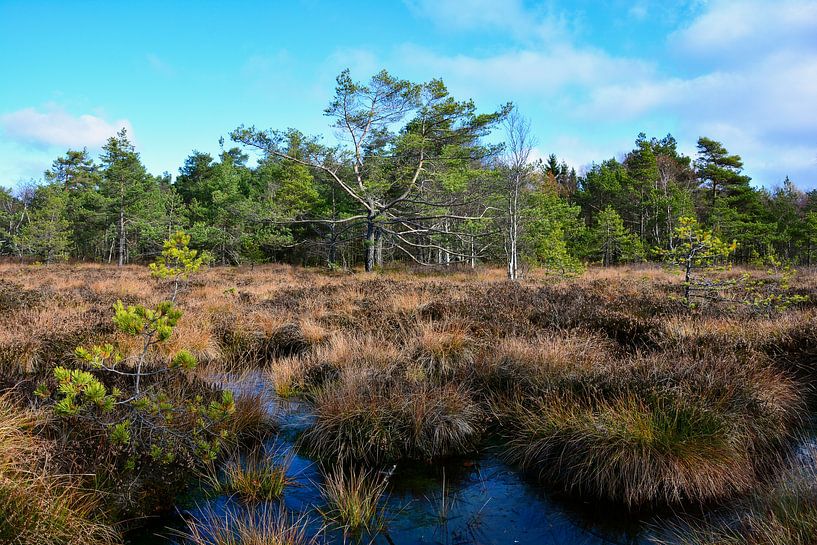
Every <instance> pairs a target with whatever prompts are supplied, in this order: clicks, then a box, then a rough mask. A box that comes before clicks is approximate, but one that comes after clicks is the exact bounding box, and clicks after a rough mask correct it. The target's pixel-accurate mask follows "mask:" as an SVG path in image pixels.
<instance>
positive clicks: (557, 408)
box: [498, 358, 803, 506]
mask: <svg viewBox="0 0 817 545" xmlns="http://www.w3.org/2000/svg"><path fill="white" fill-rule="evenodd" d="M673 363H675V364H678V362H673ZM733 365H734V366H735V367H733V368H732V369H731V371H727V370H726V369H724V368H717V369H713V368H711V367H710V368H707V366H706V365H700V364H695V363H692V362H682V363H681V364H680V365H679V368H678V369H674V368H673V367H672V366H671V365H670V364H667V363H663V364H662V363H661V362H656V361H654V359H653V358H646V359H635V360H633V361H631V362H629V363H628V364H626V365H619V366H618V367H612V368H611V367H608V368H607V369H606V370H605V369H603V368H602V369H593V370H590V371H589V372H584V373H577V372H576V371H575V370H574V371H573V372H571V373H568V374H556V375H554V376H553V377H551V380H550V381H548V382H546V383H544V384H541V385H540V388H541V389H540V393H539V394H538V395H531V394H528V395H527V396H522V395H520V394H517V397H515V398H513V399H512V400H511V401H509V402H500V404H499V406H498V413H499V418H500V421H501V422H503V424H504V426H505V427H504V429H505V432H504V436H505V437H506V440H507V451H506V452H507V455H508V457H509V459H510V460H512V461H513V462H515V463H517V464H519V465H521V466H522V467H524V468H526V469H527V470H529V471H531V472H534V473H536V474H538V475H539V476H540V477H542V478H543V479H545V480H547V481H550V482H555V483H559V484H560V485H561V486H563V487H564V488H565V489H567V490H571V491H574V492H576V493H579V494H581V495H586V496H591V497H596V498H601V499H605V500H611V501H615V502H622V503H624V504H626V505H629V506H641V505H644V504H656V503H658V504H661V503H677V502H680V501H685V500H686V501H699V502H702V501H708V500H712V499H716V498H723V497H728V496H730V495H732V494H736V493H742V492H745V491H747V490H749V489H750V488H751V487H752V486H754V485H755V484H756V483H757V482H758V480H759V479H760V478H762V476H763V475H764V474H765V473H767V472H768V471H769V470H770V469H771V468H773V467H774V466H775V465H776V464H777V463H779V461H780V456H782V454H781V453H782V452H785V448H786V445H789V444H791V442H792V440H793V437H792V435H791V433H792V430H793V429H796V423H797V421H798V418H799V415H800V414H801V411H802V409H803V404H802V396H801V394H800V392H799V391H798V388H797V386H796V384H795V383H794V382H793V381H791V380H790V379H788V378H787V377H785V376H784V375H782V374H781V373H779V372H775V371H772V370H769V369H768V368H764V367H761V368H759V369H755V370H752V369H747V367H748V364H747V363H746V362H733ZM739 365H742V366H743V367H742V368H741V367H738V366H739ZM721 366H722V367H725V363H723V362H722V363H721Z"/></svg>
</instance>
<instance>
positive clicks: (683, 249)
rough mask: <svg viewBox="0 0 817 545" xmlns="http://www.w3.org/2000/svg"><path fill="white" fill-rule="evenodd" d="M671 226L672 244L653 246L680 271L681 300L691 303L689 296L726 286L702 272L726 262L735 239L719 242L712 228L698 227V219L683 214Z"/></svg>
mask: <svg viewBox="0 0 817 545" xmlns="http://www.w3.org/2000/svg"><path fill="white" fill-rule="evenodd" d="M678 222H679V225H678V227H676V228H675V240H676V244H675V245H674V246H673V247H672V248H670V249H669V250H657V251H656V253H658V254H659V255H663V257H664V259H665V260H666V261H667V262H669V263H671V264H673V265H676V266H679V267H680V268H681V270H682V271H683V272H684V302H685V303H686V304H687V305H689V306H693V304H694V303H693V302H692V298H693V297H698V298H701V299H708V298H710V297H711V295H710V294H711V293H712V292H713V291H718V290H720V289H723V288H724V287H726V286H725V285H723V284H722V283H719V282H716V281H715V280H713V279H711V278H708V277H707V276H706V275H704V274H702V273H704V272H705V271H711V270H715V269H718V268H722V267H723V266H725V265H726V264H728V259H729V256H730V255H732V254H733V253H735V250H736V249H737V242H735V241H732V242H731V243H727V242H723V241H722V240H721V239H720V238H718V237H717V236H715V235H714V234H713V233H712V231H710V230H708V229H704V228H702V227H701V226H700V225H699V224H698V220H696V219H695V218H693V217H689V216H684V217H681V218H679V219H678Z"/></svg>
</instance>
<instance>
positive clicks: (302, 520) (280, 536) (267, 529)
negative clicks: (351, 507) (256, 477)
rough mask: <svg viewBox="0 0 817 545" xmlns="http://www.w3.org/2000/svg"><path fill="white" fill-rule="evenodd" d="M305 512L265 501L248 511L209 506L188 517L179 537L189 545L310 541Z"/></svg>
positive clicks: (300, 544) (279, 544) (277, 544)
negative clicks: (272, 505)
mask: <svg viewBox="0 0 817 545" xmlns="http://www.w3.org/2000/svg"><path fill="white" fill-rule="evenodd" d="M308 525H309V519H308V518H307V517H306V516H305V515H292V514H290V513H287V512H286V510H285V509H284V507H283V506H280V507H279V508H278V509H276V510H273V509H272V508H270V507H269V506H267V505H263V506H259V507H256V508H253V509H252V510H251V511H246V512H243V511H226V512H224V513H222V514H219V513H216V512H215V511H214V510H212V508H209V509H207V510H205V511H204V512H203V513H202V514H201V515H199V516H196V517H191V518H189V519H187V529H186V531H182V532H178V533H177V535H178V537H180V538H182V539H183V540H184V541H185V543H188V544H190V545H313V544H315V543H317V540H316V539H315V538H314V537H310V536H309V533H308Z"/></svg>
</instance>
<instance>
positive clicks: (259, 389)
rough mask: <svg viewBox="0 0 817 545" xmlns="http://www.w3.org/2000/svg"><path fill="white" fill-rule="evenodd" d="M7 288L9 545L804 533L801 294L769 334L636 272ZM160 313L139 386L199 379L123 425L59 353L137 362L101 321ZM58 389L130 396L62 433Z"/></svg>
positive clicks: (118, 407) (93, 269)
mask: <svg viewBox="0 0 817 545" xmlns="http://www.w3.org/2000/svg"><path fill="white" fill-rule="evenodd" d="M753 272H754V274H756V275H758V276H761V277H766V278H767V279H768V280H769V281H770V282H771V281H774V277H773V274H772V272H770V271H765V270H760V271H753ZM713 274H714V275H716V276H717V277H718V278H720V279H728V278H730V277H739V276H741V275H742V274H744V271H742V270H741V271H739V270H728V271H718V272H715V273H713ZM154 276H155V275H154ZM0 279H1V280H2V282H1V283H0V285H2V286H3V288H2V291H1V292H0V304H1V305H2V317H0V355H2V361H0V365H1V366H2V373H1V374H0V376H2V385H0V386H2V389H3V392H4V393H3V396H2V405H1V407H2V411H3V419H2V429H0V433H2V435H3V441H2V442H0V444H2V447H1V449H0V460H2V464H0V470H2V486H1V487H0V507H2V509H0V512H2V515H3V516H2V518H0V522H2V524H0V532H2V533H0V535H3V536H4V538H3V539H5V540H6V541H8V540H10V539H11V540H12V541H11V542H15V541H14V539H15V538H16V539H17V540H18V541H17V542H31V543H60V542H72V541H71V540H72V539H73V540H76V539H77V537H76V536H80V535H81V536H93V539H94V541H95V542H98V543H121V542H123V540H124V542H127V543H193V544H198V543H203V544H204V543H206V544H210V545H221V544H225V543H293V544H297V543H313V542H326V543H343V542H349V541H351V542H364V543H369V542H373V543H416V542H427V543H471V542H475V543H506V542H509V541H511V540H515V541H516V542H520V543H724V542H730V543H731V542H735V543H786V544H789V543H802V544H805V543H809V542H811V541H812V540H813V539H814V538H815V536H816V535H817V533H816V532H817V490H815V488H814V478H813V476H814V473H813V472H814V469H815V467H814V464H815V463H817V462H816V461H815V458H814V453H813V446H812V444H813V441H812V439H811V438H812V437H813V435H812V431H811V430H812V422H811V419H812V414H813V413H812V407H813V399H812V397H813V396H812V385H813V382H814V380H815V371H814V357H815V353H816V352H815V351H817V336H815V328H817V310H815V307H814V303H813V301H815V300H817V299H815V298H814V297H815V295H817V276H815V275H814V274H813V273H811V272H810V271H800V272H798V273H796V276H795V277H794V278H793V279H792V280H790V285H789V286H788V287H787V288H786V289H787V293H788V294H789V295H790V296H791V297H795V296H796V297H797V299H796V301H797V302H796V303H795V304H793V305H791V306H789V307H788V308H786V309H785V310H775V311H773V312H758V311H757V310H756V308H754V307H751V306H747V305H743V304H739V305H725V306H724V305H716V304H712V305H700V306H697V307H694V308H690V306H689V305H688V304H687V303H686V301H685V300H684V299H683V283H682V281H681V280H682V277H681V276H680V275H679V273H678V272H677V271H674V270H670V269H666V268H662V267H658V266H652V265H642V266H629V267H615V268H606V269H602V268H598V269H596V268H594V269H590V270H588V271H587V272H585V273H584V274H583V275H582V276H580V277H576V278H568V279H564V278H554V277H553V276H550V275H545V274H535V272H534V273H531V274H530V275H528V277H527V278H526V279H525V280H523V281H519V282H508V281H507V280H506V271H504V270H501V269H491V268H483V269H478V270H476V271H472V270H470V269H465V270H462V271H459V272H448V273H440V272H418V271H408V270H403V269H401V270H393V271H385V272H382V273H378V274H365V273H360V272H358V273H351V272H332V271H326V270H323V269H305V268H300V267H291V266H283V265H278V266H276V265H264V266H255V267H240V268H235V267H233V268H210V269H206V270H205V269H204V268H202V269H201V270H200V271H198V272H197V273H196V274H195V275H191V277H190V279H189V280H187V281H184V282H182V284H181V285H180V286H179V287H176V286H173V285H172V282H169V281H167V280H164V281H163V280H161V279H158V280H157V279H156V278H154V277H153V276H152V275H151V271H150V270H149V269H148V268H147V267H144V266H138V265H134V266H126V267H122V268H117V267H112V266H106V265H91V264H74V265H70V264H66V265H59V266H51V267H44V266H38V265H26V264H23V265H20V264H5V265H2V266H0ZM170 291H175V292H176V308H177V309H178V310H179V311H180V314H181V316H180V317H179V318H178V320H177V321H176V322H175V325H174V326H173V328H172V333H171V334H170V335H169V336H168V337H167V338H165V339H164V340H162V341H161V342H157V343H156V344H155V345H153V346H151V347H150V349H149V350H148V351H147V355H146V356H145V359H144V362H143V364H144V366H145V370H147V369H154V370H158V369H161V368H163V366H164V365H165V364H164V363H162V362H165V361H167V359H168V358H170V357H171V356H173V355H177V354H178V353H180V352H182V351H183V352H184V353H185V354H189V357H190V358H192V359H194V360H195V361H196V362H197V365H195V366H188V368H186V369H184V370H182V369H181V368H174V367H172V366H171V367H170V368H168V369H169V371H168V372H167V373H165V374H156V375H153V374H150V373H149V372H148V371H145V373H144V377H143V378H144V382H143V388H144V389H145V390H144V391H145V392H146V394H145V396H146V399H149V400H150V404H152V405H151V406H149V407H141V408H140V409H138V410H134V409H133V408H132V407H131V406H130V404H127V403H126V404H120V401H122V400H124V398H127V397H132V395H133V388H134V385H133V376H127V375H116V374H113V373H110V372H106V371H105V370H106V369H107V368H108V365H107V364H105V365H104V366H99V365H96V366H95V365H94V364H93V362H90V361H89V360H88V359H87V358H86V359H83V358H82V357H81V354H79V353H78V352H77V347H78V346H84V347H92V346H105V345H106V344H110V345H113V346H115V347H116V350H117V351H119V353H120V358H121V360H122V361H123V362H128V361H133V360H132V359H131V358H133V357H135V356H138V355H139V354H141V353H142V352H143V349H144V346H143V345H144V343H143V342H142V338H140V337H139V336H136V337H134V335H132V334H131V333H129V332H127V331H123V330H122V328H120V327H118V326H119V325H120V323H121V321H118V320H117V318H116V316H117V315H116V313H115V310H114V307H115V306H116V305H117V302H122V303H123V306H125V309H127V307H128V306H132V307H136V306H139V305H142V306H144V307H145V308H148V309H150V308H154V307H156V306H157V305H158V304H159V303H161V301H163V300H165V299H166V298H167V297H168V293H169V292H170ZM88 349H89V350H91V349H90V348H88ZM123 365H124V364H123ZM58 366H65V367H70V368H77V369H89V370H90V372H91V373H93V374H94V375H95V376H96V377H98V379H99V381H100V382H102V383H103V385H104V386H105V387H106V391H107V392H109V393H108V394H107V395H112V394H111V393H110V392H112V391H113V388H119V389H120V390H121V392H122V393H120V394H119V396H120V397H119V398H117V400H116V401H115V402H114V406H113V407H112V408H111V409H110V410H109V411H105V410H103V408H102V405H104V403H102V404H99V403H98V401H94V403H97V405H93V404H92V402H91V400H90V399H89V400H85V398H83V397H82V396H83V395H85V394H84V393H83V392H80V393H77V397H76V401H75V404H76V406H75V409H76V411H74V412H72V411H71V410H67V411H65V410H63V411H62V412H60V410H59V403H58V402H59V401H60V400H62V399H65V395H64V393H65V392H66V391H68V390H70V388H66V386H65V385H66V384H67V383H69V382H71V380H66V379H59V378H57V379H55V378H54V369H55V367H58ZM111 368H112V369H117V370H122V371H124V370H125V369H126V367H124V366H123V367H119V366H111ZM159 377H161V378H159ZM75 383H76V381H74V382H73V383H72V384H75ZM160 385H161V386H160ZM46 390H47V392H46ZM225 391H226V392H230V393H231V395H230V396H229V403H227V404H225V403H224V399H225V398H224V393H223V392H225ZM83 401H84V402H83ZM208 404H209V406H208ZM198 405H201V406H203V407H204V409H201V408H198ZM222 405H228V406H222ZM219 411H222V412H223V414H221V415H216V414H213V413H217V412H219ZM191 415H192V416H191ZM196 418H198V419H199V420H201V419H205V418H206V419H208V422H207V423H206V424H205V423H203V422H196V421H195V419H196ZM125 420H127V422H128V430H127V433H126V435H127V437H126V438H121V437H119V438H117V435H116V433H115V432H114V429H115V428H116V426H117V424H121V423H122V422H123V421H125ZM205 433H206V434H209V435H206V434H205ZM189 434H193V435H196V436H198V437H201V438H203V439H204V440H205V443H209V445H208V446H206V448H200V445H196V444H190V443H188V442H187V441H185V437H187V436H189ZM213 438H216V439H213ZM160 536H161V537H160ZM82 539H85V537H83V538H82ZM89 539H90V538H89Z"/></svg>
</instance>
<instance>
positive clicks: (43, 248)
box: [15, 184, 71, 264]
mask: <svg viewBox="0 0 817 545" xmlns="http://www.w3.org/2000/svg"><path fill="white" fill-rule="evenodd" d="M68 202H69V198H68V193H67V192H66V191H65V190H64V189H63V188H62V187H61V186H59V185H56V184H50V185H46V186H42V187H40V188H38V189H37V192H36V193H35V195H34V200H33V202H32V208H31V210H30V212H29V215H28V222H27V223H26V224H25V225H23V227H22V229H21V230H20V234H19V235H17V237H16V240H15V245H16V246H17V248H18V249H19V251H20V252H21V253H23V254H26V255H29V256H32V257H35V258H37V259H40V260H42V261H43V262H45V263H46V264H49V263H52V262H54V261H61V260H65V259H68V257H69V255H70V253H69V250H70V247H71V229H70V224H69V222H68V219H67V217H66V212H67V210H68Z"/></svg>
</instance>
